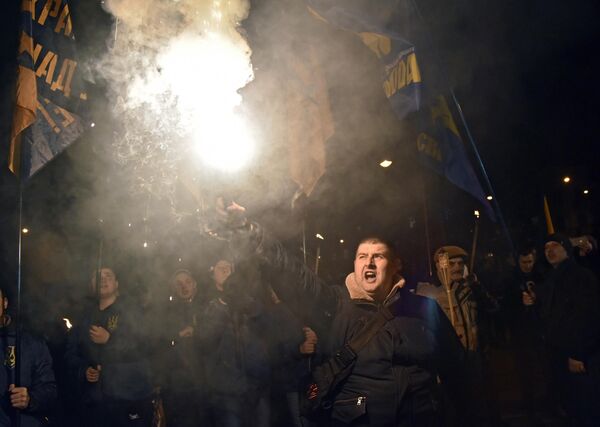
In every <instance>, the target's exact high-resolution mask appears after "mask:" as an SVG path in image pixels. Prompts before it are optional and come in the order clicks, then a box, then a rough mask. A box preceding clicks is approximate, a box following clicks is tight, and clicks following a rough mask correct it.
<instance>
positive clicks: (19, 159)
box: [9, 0, 87, 180]
mask: <svg viewBox="0 0 600 427" xmlns="http://www.w3.org/2000/svg"><path fill="white" fill-rule="evenodd" d="M21 4H22V6H21V14H20V19H21V22H20V36H19V51H18V58H17V60H18V71H17V82H16V92H17V93H16V105H15V110H14V115H13V127H12V132H11V141H10V152H9V168H10V170H11V171H12V172H13V173H15V174H18V175H19V176H20V177H21V179H23V180H26V179H28V178H29V177H31V176H32V175H33V174H34V173H35V172H37V171H38V170H39V169H40V168H41V167H42V166H44V164H46V163H47V162H49V161H50V160H52V158H54V156H56V155H58V154H59V153H60V152H61V151H62V150H64V149H65V148H66V147H68V146H69V145H70V144H71V143H72V142H73V141H75V140H76V139H77V138H78V137H79V136H80V135H81V134H82V133H83V131H84V122H83V119H82V116H81V114H82V111H83V110H84V106H85V103H86V101H87V94H86V92H85V91H84V89H83V82H82V79H81V75H80V74H81V73H80V72H79V69H78V63H77V60H76V54H75V37H74V35H73V24H72V21H71V12H70V9H69V1H68V0H45V1H32V0H22V3H21Z"/></svg>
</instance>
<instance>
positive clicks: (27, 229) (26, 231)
mask: <svg viewBox="0 0 600 427" xmlns="http://www.w3.org/2000/svg"><path fill="white" fill-rule="evenodd" d="M21 231H22V232H23V234H27V233H29V228H27V227H25V228H23V230H21Z"/></svg>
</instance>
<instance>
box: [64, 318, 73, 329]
mask: <svg viewBox="0 0 600 427" xmlns="http://www.w3.org/2000/svg"><path fill="white" fill-rule="evenodd" d="M63 320H64V321H65V325H66V326H67V329H71V328H72V327H73V324H72V323H71V321H70V320H69V319H67V318H66V317H63Z"/></svg>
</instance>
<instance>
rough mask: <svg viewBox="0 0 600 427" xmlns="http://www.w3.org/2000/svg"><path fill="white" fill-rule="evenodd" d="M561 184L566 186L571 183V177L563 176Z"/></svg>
mask: <svg viewBox="0 0 600 427" xmlns="http://www.w3.org/2000/svg"><path fill="white" fill-rule="evenodd" d="M563 182H564V183H565V184H568V183H569V182H571V177H570V176H565V177H564V178H563Z"/></svg>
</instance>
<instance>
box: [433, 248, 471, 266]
mask: <svg viewBox="0 0 600 427" xmlns="http://www.w3.org/2000/svg"><path fill="white" fill-rule="evenodd" d="M443 253H447V254H448V259H452V258H458V257H461V258H468V257H469V254H467V252H466V251H465V250H464V249H463V248H461V247H460V246H442V247H441V248H439V249H438V250H437V251H435V253H434V254H433V261H434V262H437V261H438V258H439V257H440V255H441V254H443Z"/></svg>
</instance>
